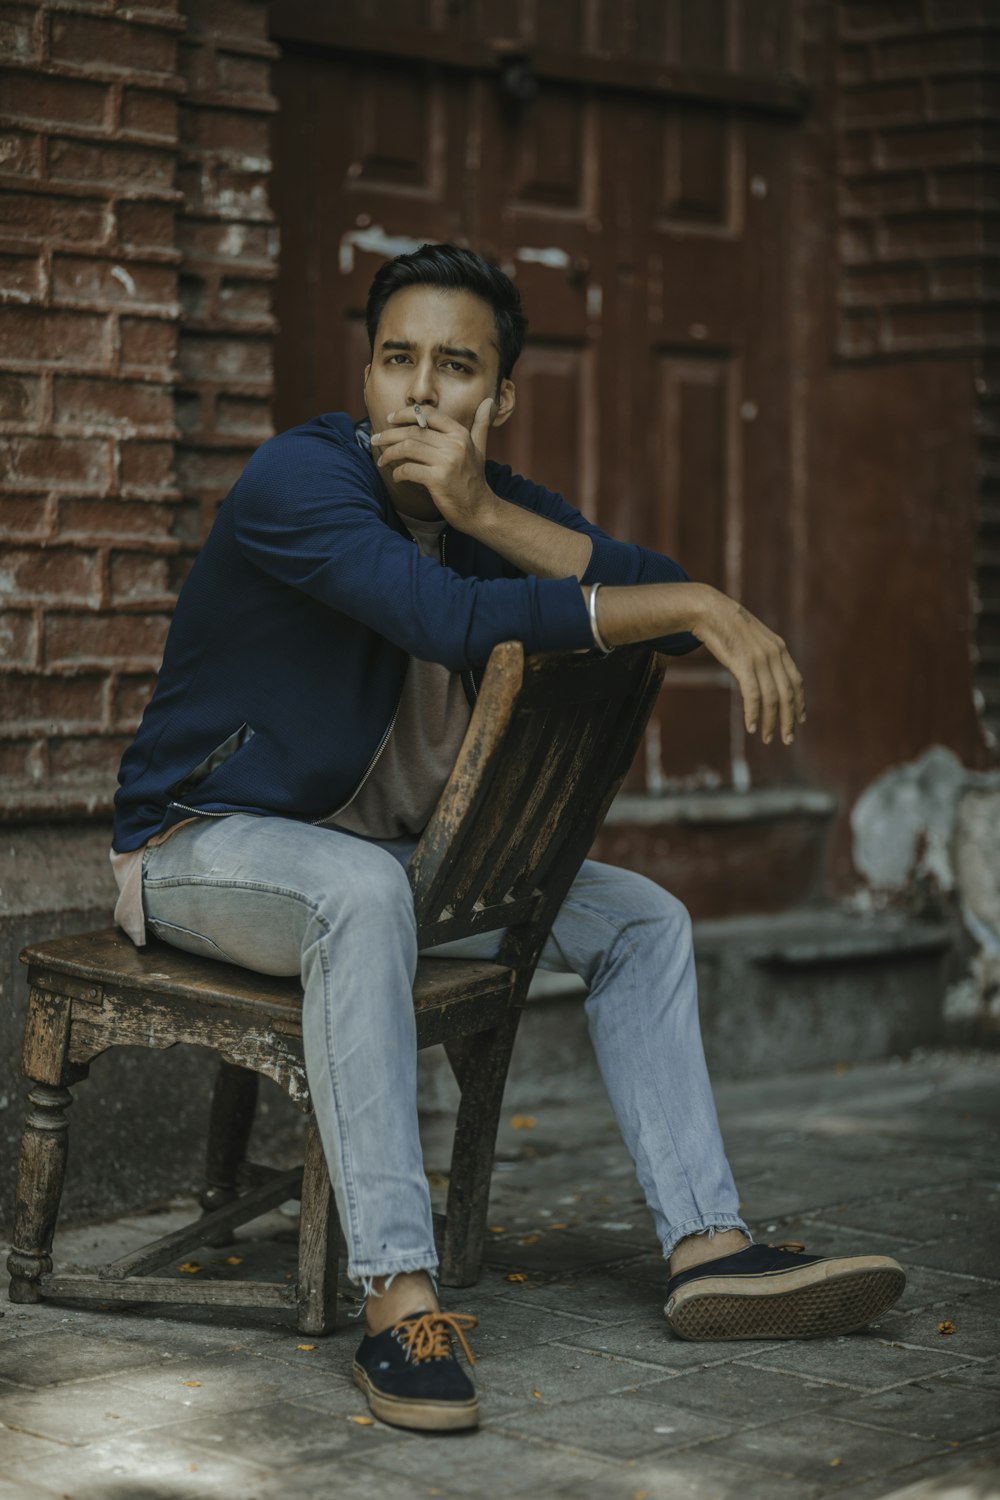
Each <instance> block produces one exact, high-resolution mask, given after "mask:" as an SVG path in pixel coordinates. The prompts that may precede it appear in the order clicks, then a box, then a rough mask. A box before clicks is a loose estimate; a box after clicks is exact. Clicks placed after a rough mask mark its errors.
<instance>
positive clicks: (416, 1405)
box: [354, 1364, 479, 1432]
mask: <svg viewBox="0 0 1000 1500" xmlns="http://www.w3.org/2000/svg"><path fill="white" fill-rule="evenodd" d="M354 1384H355V1385H356V1386H357V1387H358V1389H359V1390H362V1391H364V1393H365V1395H366V1396H367V1398H368V1405H369V1406H370V1407H371V1409H372V1413H373V1415H374V1416H376V1417H378V1419H379V1421H380V1422H388V1423H389V1424H390V1426H392V1427H408V1428H411V1429H414V1430H416V1431H419V1432H460V1431H461V1430H462V1429H463V1428H468V1427H478V1426H479V1398H478V1396H477V1397H475V1398H474V1399H473V1400H472V1401H401V1400H400V1399H399V1397H398V1396H387V1395H385V1394H384V1392H382V1391H378V1390H376V1389H375V1387H374V1386H373V1385H372V1383H371V1381H370V1380H369V1379H368V1376H367V1375H366V1373H365V1371H364V1370H363V1369H362V1367H361V1366H360V1365H358V1364H356V1365H355V1366H354Z"/></svg>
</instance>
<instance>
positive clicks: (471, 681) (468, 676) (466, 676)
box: [438, 526, 479, 703]
mask: <svg viewBox="0 0 1000 1500" xmlns="http://www.w3.org/2000/svg"><path fill="white" fill-rule="evenodd" d="M447 535H448V528H447V526H446V527H445V529H444V531H442V533H441V540H440V542H439V543H438V547H439V548H440V552H441V566H442V568H443V567H445V566H446V564H445V537H446V536H447ZM462 682H463V684H466V683H467V684H468V686H466V689H465V695H466V697H468V695H469V688H470V687H471V689H472V701H473V703H475V701H476V699H477V698H478V697H479V689H478V688H477V687H476V679H475V677H474V676H473V674H472V673H471V672H463V673H462Z"/></svg>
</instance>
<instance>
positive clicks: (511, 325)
mask: <svg viewBox="0 0 1000 1500" xmlns="http://www.w3.org/2000/svg"><path fill="white" fill-rule="evenodd" d="M408 286H436V287H441V288H442V289H443V290H444V291H448V292H471V293H472V295H473V296H474V297H480V298H481V299H482V301H483V302H485V303H486V304H487V306H488V307H490V308H492V310H493V317H494V319H495V320H496V328H497V339H496V342H497V349H498V351H499V354H500V379H501V380H506V379H507V378H508V377H509V375H510V372H511V370H513V368H514V366H515V364H516V363H517V358H518V355H519V354H520V353H521V347H522V345H523V344H524V336H525V334H526V333H527V331H528V320H527V318H526V317H525V316H524V313H523V311H522V309H521V294H520V292H519V291H518V289H517V287H516V286H515V285H514V283H513V282H512V281H511V279H510V277H509V276H505V275H504V273H503V271H501V270H500V269H499V267H498V266H493V265H491V264H490V262H489V261H488V260H484V259H483V257H482V256H481V255H477V254H476V252H475V251H474V250H462V249H460V248H459V247H458V246H457V245H421V246H420V249H419V250H411V251H409V252H408V253H407V254H405V255H397V256H396V257H395V258H394V259H393V260H387V261H386V262H385V264H384V265H383V266H380V267H379V269H378V270H377V271H376V272H375V279H374V280H373V282H372V284H371V287H370V288H369V291H368V304H367V306H366V308H365V324H366V326H367V329H368V343H369V345H370V347H371V351H372V353H373V354H374V352H375V334H376V332H377V330H378V325H379V320H380V318H381V317H382V313H383V311H384V309H385V304H386V303H387V302H388V300H389V298H390V297H391V296H392V295H393V293H394V292H400V291H402V290H403V288H404V287H408Z"/></svg>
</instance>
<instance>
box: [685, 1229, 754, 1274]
mask: <svg viewBox="0 0 1000 1500" xmlns="http://www.w3.org/2000/svg"><path fill="white" fill-rule="evenodd" d="M749 1244H750V1239H749V1236H748V1235H746V1234H744V1232H743V1230H742V1229H717V1230H716V1231H715V1233H714V1234H712V1233H711V1232H710V1231H708V1230H706V1231H705V1232H704V1234H689V1235H688V1236H687V1237H686V1238H685V1239H683V1240H678V1242H677V1244H676V1245H675V1246H674V1248H673V1250H671V1252H670V1274H671V1276H676V1275H677V1274H678V1272H679V1271H689V1270H690V1269H691V1267H692V1266H700V1265H702V1264H703V1263H704V1262H705V1261H707V1260H721V1258H722V1256H724V1255H738V1254H739V1252H740V1251H741V1250H745V1249H746V1248H747V1246H748V1245H749Z"/></svg>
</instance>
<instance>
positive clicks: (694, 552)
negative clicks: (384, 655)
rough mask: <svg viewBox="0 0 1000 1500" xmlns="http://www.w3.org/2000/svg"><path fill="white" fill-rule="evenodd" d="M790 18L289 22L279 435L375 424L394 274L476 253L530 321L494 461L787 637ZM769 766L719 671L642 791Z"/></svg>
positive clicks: (654, 738)
mask: <svg viewBox="0 0 1000 1500" xmlns="http://www.w3.org/2000/svg"><path fill="white" fill-rule="evenodd" d="M786 4H787V0H781V3H779V0H744V3H743V4H742V5H741V6H739V7H737V6H736V5H735V3H734V0H677V3H675V4H673V5H670V6H667V5H665V4H663V3H662V0H634V3H633V4H632V5H630V6H626V7H624V8H621V7H617V6H612V4H611V3H610V0H608V3H606V4H603V3H599V4H597V5H593V4H591V5H583V4H582V3H579V4H577V3H572V0H566V3H560V4H555V3H552V0H530V3H526V4H523V5H522V6H521V7H520V8H519V9H518V8H516V7H501V6H499V5H495V4H491V3H489V0H481V3H480V4H479V5H478V6H469V7H454V6H453V7H451V9H450V10H449V12H448V15H447V16H445V15H444V13H443V8H441V7H438V6H437V5H436V4H435V3H434V0H422V3H419V4H417V5H416V6H415V7H403V6H401V5H399V6H397V5H392V6H386V5H385V4H384V3H382V0H378V3H376V0H350V3H344V4H341V5H339V6H338V7H335V8H333V7H329V6H326V5H323V4H315V3H311V0H285V3H283V4H282V5H281V6H276V7H274V12H275V14H274V22H273V27H274V35H275V36H276V39H277V40H278V41H279V42H280V44H281V47H282V57H281V59H280V61H279V63H278V64H277V67H276V80H275V88H276V92H277V95H278V99H279V106H280V110H279V114H278V116H277V120H276V129H275V171H274V206H275V209H276V213H277V216H278V220H279V226H280V229H281V234H282V252H281V275H280V280H279V288H278V314H279V320H280V324H281V333H280V336H279V340H278V349H277V380H276V387H277V389H276V422H277V424H278V425H279V427H280V426H288V425H291V424H292V423H293V422H296V421H300V420H303V419H304V418H305V417H308V416H310V415H312V414H314V413H315V412H316V411H320V410H331V409H346V410H349V411H352V412H355V413H359V412H360V411H361V403H360V382H361V371H362V369H363V367H364V365H365V364H366V362H367V358H368V347H367V340H366V337H365V333H364V326H363V318H362V311H363V307H364V299H365V294H366V291H367V287H368V284H369V282H370V280H371V277H372V275H373V274H374V271H375V270H376V269H377V267H378V265H379V264H380V262H381V261H382V260H383V259H384V258H385V257H386V256H388V255H392V254H395V253H397V252H398V251H400V250H405V249H409V248H413V247H415V246H416V245H418V244H419V243H421V242H422V241H423V240H425V239H429V240H446V239H450V240H454V241H456V242H458V243H460V244H469V245H471V246H472V247H473V248H475V249H477V250H480V251H481V252H482V253H483V254H485V255H487V256H488V257H489V258H490V259H493V260H495V261H497V262H498V263H499V264H501V265H503V267H504V268H505V269H506V270H507V271H508V272H509V273H510V274H511V275H513V276H515V277H516V279H517V281H518V284H519V286H520V288H521V292H522V297H523V299H524V303H525V308H526V311H527V313H528V318H529V322H530V335H529V342H528V345H527V348H526V350H525V353H524V355H523V357H522V360H521V363H520V364H519V366H518V368H517V370H516V372H515V379H516V384H517V392H518V410H517V412H516V414H515V417H514V419H513V420H512V421H511V422H510V423H509V424H508V425H507V426H506V427H505V428H503V429H501V430H500V431H498V432H497V433H496V434H494V445H493V446H492V447H491V450H490V451H491V456H493V457H496V458H498V459H500V460H501V461H504V462H509V463H511V464H512V465H513V466H514V467H515V468H516V469H517V470H518V471H520V472H523V473H526V474H528V475H530V476H531V477H532V478H534V479H536V480H538V481H540V482H541V483H544V484H547V485H549V486H550V487H551V488H554V489H558V490H560V491H562V492H563V493H564V494H565V495H566V496H567V498H569V499H570V500H572V501H573V503H575V504H577V505H579V506H580V508H581V509H582V510H583V511H584V512H585V513H586V514H587V515H589V516H590V517H591V518H593V519H594V520H596V521H597V522H598V524H600V525H602V526H603V527H604V528H605V529H606V530H608V531H610V532H611V533H612V534H614V535H616V536H619V537H622V538H624V539H628V540H634V541H638V542H642V543H645V544H647V545H649V546H652V547H655V548H658V549H659V550H662V551H666V552H668V553H670V554H671V555H672V556H675V557H677V558H678V560H679V561H681V562H682V563H684V565H685V566H686V567H687V568H688V569H689V571H690V572H691V573H692V575H693V576H695V577H697V578H700V579H703V580H704V581H706V582H709V583H712V584H715V585H717V586H718V587H720V588H723V589H724V590H726V592H729V593H732V594H735V595H737V596H739V597H742V598H744V599H745V600H746V602H747V603H748V604H749V606H750V607H751V608H753V609H755V610H756V611H757V612H759V613H760V614H762V615H763V616H764V617H765V618H766V619H768V620H769V621H770V622H772V623H773V624H774V625H775V626H776V628H782V627H783V625H784V623H785V614H784V611H785V608H786V592H787V591H786V589H785V586H784V582H783V580H784V578H785V576H786V575H787V571H788V568H789V563H790V559H789V555H788V544H787V535H786V533H787V513H788V497H787V473H788V451H789V442H788V404H789V373H788V352H787V351H788V338H787V318H786V302H787V290H786V289H787V275H786V273H785V269H784V266H783V255H784V250H783V245H784V243H785V236H784V233H783V231H784V229H785V227H786V221H787V213H788V188H787V179H788V175H789V168H790V160H791V152H792V149H793V142H794V128H790V127H794V124H795V121H796V120H797V118H798V114H799V112H800V109H801V99H800V97H799V93H798V90H797V89H796V87H795V86H794V85H793V84H791V83H789V82H788V80H787V63H788V59H787V39H786V35H785V22H786V16H785V11H786ZM439 10H441V14H439ZM515 15H516V27H517V29H516V31H515V30H513V28H514V25H515ZM768 764H771V765H773V764H775V761H774V758H773V757H772V758H771V760H770V762H768V761H764V760H762V761H761V762H760V763H759V764H756V763H753V762H752V759H751V756H750V755H749V754H748V751H747V749H746V747H745V745H744V735H743V731H742V726H741V718H740V714H739V711H738V704H737V702H736V695H735V693H734V690H733V687H732V685H731V683H730V682H729V680H728V678H727V677H726V675H725V674H724V673H723V672H722V671H721V669H718V668H715V667H713V665H712V663H711V660H710V658H708V657H707V654H706V653H704V652H699V653H696V654H695V655H694V656H693V657H691V658H690V659H687V660H685V661H683V662H681V663H679V664H678V665H677V667H676V668H675V669H674V670H672V672H671V673H670V674H669V678H668V685H667V688H666V689H665V692H664V694H663V697H662V700H661V703H660V705H659V708H658V711H657V716H656V719H655V721H654V723H653V725H652V728H651V732H650V735H649V736H648V738H647V753H646V755H645V757H644V759H643V758H641V759H640V762H639V764H638V765H637V767H636V771H635V773H634V775H633V781H632V786H633V788H634V789H640V788H642V787H645V788H646V789H648V790H652V791H663V790H671V789H679V788H681V787H685V786H692V785H731V784H733V783H735V784H737V785H740V786H745V785H747V784H748V782H749V780H750V779H753V780H755V781H757V780H762V779H766V778H767V775H768V772H767V766H768Z"/></svg>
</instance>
